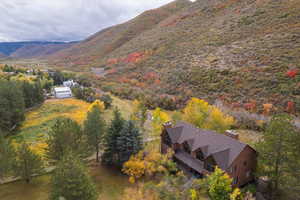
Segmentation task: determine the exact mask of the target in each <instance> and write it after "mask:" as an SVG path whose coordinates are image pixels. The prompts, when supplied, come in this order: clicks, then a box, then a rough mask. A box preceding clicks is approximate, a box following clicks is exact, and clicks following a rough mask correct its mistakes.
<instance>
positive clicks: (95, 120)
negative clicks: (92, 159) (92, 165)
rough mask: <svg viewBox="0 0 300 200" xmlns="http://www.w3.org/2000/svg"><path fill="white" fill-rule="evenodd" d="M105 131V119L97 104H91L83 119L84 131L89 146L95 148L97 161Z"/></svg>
mask: <svg viewBox="0 0 300 200" xmlns="http://www.w3.org/2000/svg"><path fill="white" fill-rule="evenodd" d="M104 132H105V121H104V120H103V118H102V114H101V110H100V108H99V107H98V106H93V107H92V108H91V110H90V111H89V112H88V114H87V118H86V120H85V121H84V133H85V134H86V136H87V140H88V144H89V146H91V147H93V148H94V149H95V150H96V160H97V162H99V149H100V145H101V142H102V139H103V135H104Z"/></svg>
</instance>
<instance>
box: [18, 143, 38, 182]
mask: <svg viewBox="0 0 300 200" xmlns="http://www.w3.org/2000/svg"><path fill="white" fill-rule="evenodd" d="M16 155H17V159H16V163H15V164H14V173H15V175H16V176H20V177H21V178H22V179H23V180H25V181H26V182H27V183H29V182H30V180H31V178H32V176H33V175H35V174H40V173H42V172H43V161H42V159H41V157H40V156H39V155H38V154H36V153H34V152H33V151H32V150H31V149H30V147H29V145H28V144H26V143H25V142H23V143H22V144H21V146H20V147H19V148H18V149H17V151H16Z"/></svg>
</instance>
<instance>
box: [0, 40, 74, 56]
mask: <svg viewBox="0 0 300 200" xmlns="http://www.w3.org/2000/svg"><path fill="white" fill-rule="evenodd" d="M75 43H77V42H51V41H23V42H0V53H1V54H3V55H5V56H6V57H11V58H38V57H42V56H46V55H49V54H53V53H55V52H56V51H59V50H62V49H64V48H68V47H71V46H72V45H73V44H75Z"/></svg>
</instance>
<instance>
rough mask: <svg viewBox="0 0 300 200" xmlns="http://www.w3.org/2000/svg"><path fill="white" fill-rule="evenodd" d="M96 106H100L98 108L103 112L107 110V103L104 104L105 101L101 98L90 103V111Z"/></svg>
mask: <svg viewBox="0 0 300 200" xmlns="http://www.w3.org/2000/svg"><path fill="white" fill-rule="evenodd" d="M94 107H98V108H99V109H100V110H101V112H103V111H104V110H105V105H104V103H103V102H102V101H100V100H96V101H94V102H93V103H92V104H91V105H90V107H89V109H88V111H89V112H90V111H91V110H92V109H93V108H94Z"/></svg>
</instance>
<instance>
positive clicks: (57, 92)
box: [52, 87, 73, 99]
mask: <svg viewBox="0 0 300 200" xmlns="http://www.w3.org/2000/svg"><path fill="white" fill-rule="evenodd" d="M52 93H53V95H54V97H55V98H57V99H64V98H71V97H72V96H73V95H72V90H71V89H70V88H69V87H55V88H53V91H52Z"/></svg>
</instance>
